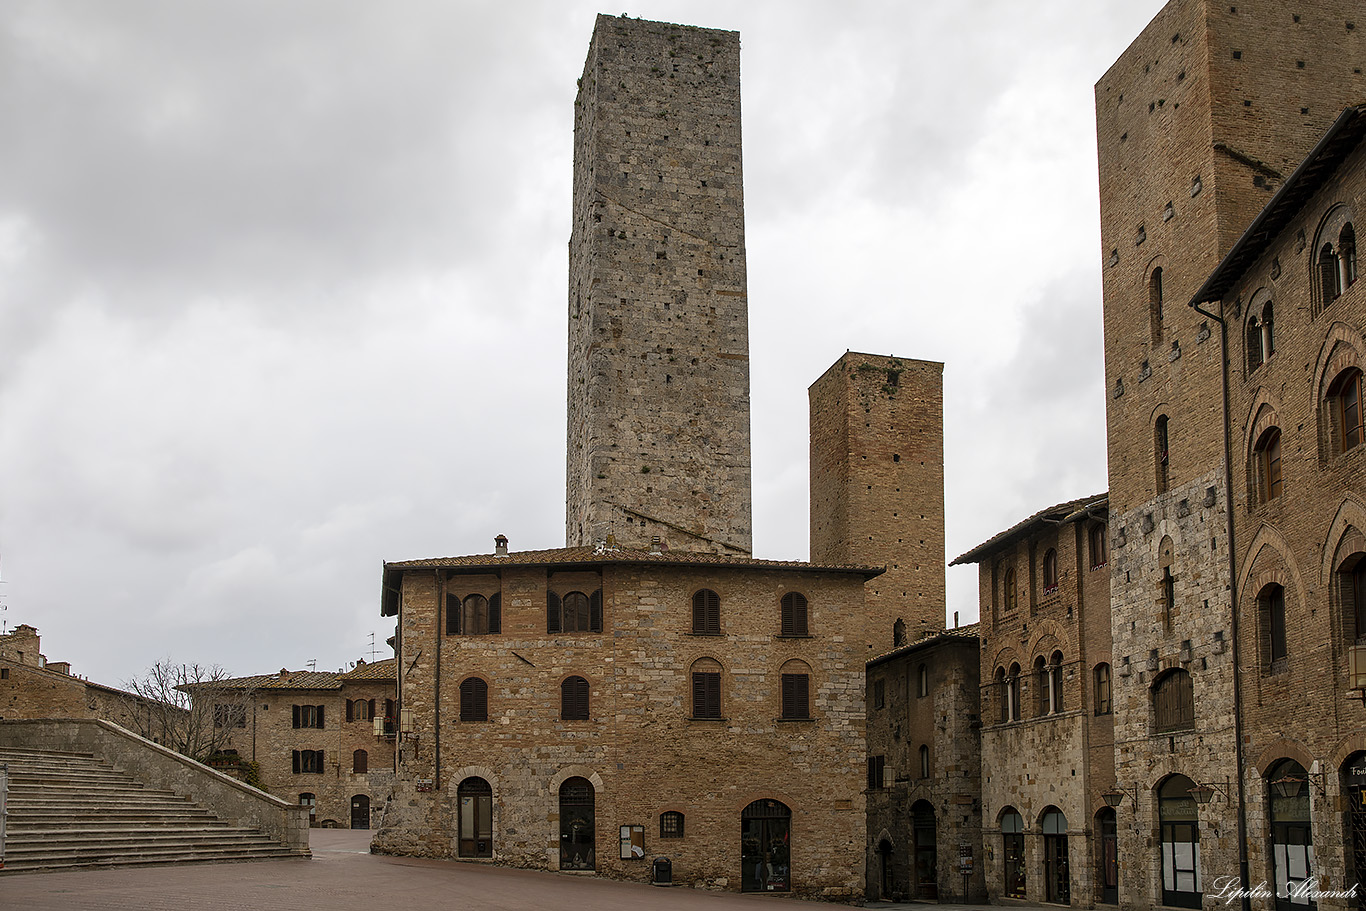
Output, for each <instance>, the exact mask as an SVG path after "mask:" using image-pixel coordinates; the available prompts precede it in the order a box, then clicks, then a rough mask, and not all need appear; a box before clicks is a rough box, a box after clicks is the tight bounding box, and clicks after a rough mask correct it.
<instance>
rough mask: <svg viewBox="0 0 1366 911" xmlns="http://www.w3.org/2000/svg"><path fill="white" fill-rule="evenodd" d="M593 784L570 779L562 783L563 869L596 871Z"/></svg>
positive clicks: (579, 779) (561, 835) (561, 851)
mask: <svg viewBox="0 0 1366 911" xmlns="http://www.w3.org/2000/svg"><path fill="white" fill-rule="evenodd" d="M596 824H597V820H596V817H595V815H594V794H593V783H592V782H591V781H589V780H588V779H587V778H570V779H568V780H566V781H565V783H564V784H562V785H560V869H561V870H595V869H597V852H596V851H595V850H594V845H595V842H594V833H595V831H596Z"/></svg>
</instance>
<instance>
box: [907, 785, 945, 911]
mask: <svg viewBox="0 0 1366 911" xmlns="http://www.w3.org/2000/svg"><path fill="white" fill-rule="evenodd" d="M911 834H912V835H914V836H915V897H916V898H917V899H925V900H928V901H938V900H939V864H938V860H937V854H938V847H937V845H938V841H937V835H936V832H935V820H934V807H933V806H931V805H930V803H929V801H926V800H918V801H916V803H915V805H914V806H912V807H911Z"/></svg>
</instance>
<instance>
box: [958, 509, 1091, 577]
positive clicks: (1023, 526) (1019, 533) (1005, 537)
mask: <svg viewBox="0 0 1366 911" xmlns="http://www.w3.org/2000/svg"><path fill="white" fill-rule="evenodd" d="M1109 508H1110V495H1109V493H1098V494H1092V495H1091V496H1089V497H1081V498H1080V499H1077V500H1068V501H1067V502H1066V503H1059V504H1057V505H1056V506H1050V507H1048V508H1047V509H1041V510H1039V511H1038V512H1036V513H1034V515H1032V516H1030V517H1029V518H1028V519H1025V520H1024V521H1023V522H1017V523H1016V524H1014V525H1012V526H1011V527H1010V528H1007V529H1006V530H1005V531H1003V532H1001V533H1000V534H998V535H995V536H994V537H991V538H989V539H987V540H986V541H984V542H982V543H981V544H978V545H977V546H976V547H974V548H973V549H972V550H970V551H968V552H967V553H965V554H963V555H962V556H961V557H954V558H953V560H952V561H950V563H949V565H950V566H958V565H959V564H961V563H978V562H980V561H981V559H982V558H983V557H985V556H987V555H988V554H990V553H992V552H993V551H996V550H999V549H1000V548H1002V547H1004V546H1005V545H1006V544H1007V543H1009V542H1010V541H1011V540H1012V539H1014V538H1018V537H1023V536H1024V535H1025V534H1026V533H1028V532H1029V531H1030V530H1032V529H1033V527H1034V526H1036V525H1041V524H1043V523H1044V522H1045V521H1048V522H1050V523H1052V524H1057V523H1059V522H1063V521H1066V520H1067V519H1068V518H1069V517H1071V516H1072V515H1073V514H1074V513H1077V512H1081V511H1083V510H1086V511H1091V510H1097V509H1104V510H1107V511H1108V510H1109Z"/></svg>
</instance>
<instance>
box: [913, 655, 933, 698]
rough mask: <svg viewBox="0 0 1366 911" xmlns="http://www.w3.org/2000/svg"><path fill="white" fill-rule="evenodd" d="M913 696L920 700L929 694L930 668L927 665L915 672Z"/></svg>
mask: <svg viewBox="0 0 1366 911" xmlns="http://www.w3.org/2000/svg"><path fill="white" fill-rule="evenodd" d="M915 694H916V696H918V697H920V698H922V699H923V698H924V697H926V696H928V695H929V694H930V667H929V665H927V664H922V665H920V667H919V669H918V670H916V672H915Z"/></svg>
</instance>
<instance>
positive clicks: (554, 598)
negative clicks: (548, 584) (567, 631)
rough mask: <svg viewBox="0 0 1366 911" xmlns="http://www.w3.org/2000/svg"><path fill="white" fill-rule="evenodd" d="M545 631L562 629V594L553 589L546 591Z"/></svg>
mask: <svg viewBox="0 0 1366 911" xmlns="http://www.w3.org/2000/svg"><path fill="white" fill-rule="evenodd" d="M545 631H546V632H547V633H558V632H559V631H560V596H559V595H557V594H555V593H554V592H551V591H548V592H546V593H545Z"/></svg>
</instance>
